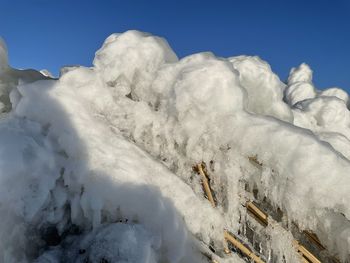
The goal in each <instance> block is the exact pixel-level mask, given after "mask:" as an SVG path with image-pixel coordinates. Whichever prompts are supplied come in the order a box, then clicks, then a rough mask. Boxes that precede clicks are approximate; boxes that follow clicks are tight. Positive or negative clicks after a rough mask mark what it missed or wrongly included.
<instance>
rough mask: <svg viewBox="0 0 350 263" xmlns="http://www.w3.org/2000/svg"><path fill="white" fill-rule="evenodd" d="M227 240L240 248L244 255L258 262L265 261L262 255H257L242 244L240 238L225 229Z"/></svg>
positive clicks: (262, 262)
mask: <svg viewBox="0 0 350 263" xmlns="http://www.w3.org/2000/svg"><path fill="white" fill-rule="evenodd" d="M224 236H225V240H226V241H228V242H230V243H231V244H232V245H233V246H234V247H236V248H237V249H239V250H240V251H241V252H242V253H243V254H244V255H246V256H247V257H249V258H250V259H252V260H254V262H256V263H265V262H264V261H263V260H262V259H261V258H260V257H258V256H257V255H255V254H254V253H253V252H252V251H251V250H250V249H249V248H247V247H246V246H245V245H244V244H242V243H241V242H240V241H239V240H238V239H236V238H235V237H234V236H233V235H232V234H230V233H229V232H228V231H226V230H225V232H224Z"/></svg>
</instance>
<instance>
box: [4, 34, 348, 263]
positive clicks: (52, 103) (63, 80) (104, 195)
mask: <svg viewBox="0 0 350 263" xmlns="http://www.w3.org/2000/svg"><path fill="white" fill-rule="evenodd" d="M0 110H1V111H2V113H1V119H0V145H1V146H0V155H1V158H0V171H1V173H0V212H1V217H2V220H1V222H0V262H208V261H207V260H208V259H207V258H206V257H205V256H204V255H203V253H205V252H206V249H207V247H208V246H213V247H215V248H217V251H220V250H222V249H223V247H224V240H223V229H229V230H230V231H232V232H235V231H238V229H239V220H240V211H241V210H242V207H241V204H240V201H239V198H238V196H241V195H243V194H244V193H243V192H244V188H242V182H249V183H250V184H253V185H255V186H256V187H257V188H258V190H259V194H260V195H263V196H265V197H266V198H268V199H269V200H270V201H271V203H272V204H273V205H274V206H276V207H279V208H280V209H282V211H284V212H286V213H287V214H288V217H289V220H290V221H296V222H298V224H299V227H301V228H302V229H309V230H312V231H313V232H315V233H317V235H318V236H319V238H320V239H321V241H322V242H323V243H324V244H325V245H326V246H327V248H329V249H330V250H331V251H333V252H334V253H335V255H336V256H338V257H339V258H340V259H341V260H344V261H345V260H346V259H349V251H350V222H349V220H350V206H349V190H350V177H349V172H350V161H349V160H350V141H349V140H350V129H349V127H350V115H349V111H348V95H347V93H346V92H344V91H343V90H341V89H339V88H330V89H328V90H323V91H319V90H317V89H316V88H315V87H314V85H313V83H312V71H311V69H310V68H309V67H308V66H307V65H306V64H302V65H300V66H299V67H297V68H294V69H292V70H291V73H290V76H289V78H288V81H287V83H283V82H282V81H280V79H279V78H278V76H277V75H276V74H274V73H273V72H272V70H271V68H270V66H269V65H268V64H267V63H266V62H265V61H262V60H261V59H260V58H258V57H248V56H238V57H231V58H228V59H224V58H217V57H215V56H214V55H213V54H212V53H200V54H194V55H191V56H188V57H185V58H182V59H180V60H179V59H178V58H177V56H176V54H175V53H174V52H173V51H172V50H171V48H170V47H169V45H168V43H167V42H166V41H165V40H164V39H162V38H159V37H155V36H152V35H149V34H145V33H141V32H138V31H128V32H125V33H123V34H113V35H111V36H110V37H108V38H107V39H106V41H105V43H104V44H103V46H102V47H101V49H100V50H98V51H97V53H96V56H95V59H94V61H93V66H92V67H90V68H87V67H70V68H64V69H62V70H61V76H60V77H59V79H52V78H51V77H50V74H49V73H47V72H46V73H45V72H44V71H42V73H40V72H37V71H33V70H24V71H23V70H16V69H12V68H11V67H10V66H9V65H8V59H7V51H6V47H5V45H4V43H3V42H0ZM250 156H255V157H256V158H257V159H258V160H259V162H261V163H262V164H263V168H262V172H257V171H256V169H255V168H254V167H251V165H250V164H249V161H248V159H247V157H250ZM200 162H205V163H206V164H211V167H210V169H211V171H212V174H213V176H212V178H211V181H212V182H211V183H212V188H213V190H214V191H215V193H216V200H217V203H218V207H217V208H213V207H211V206H210V203H209V202H208V201H207V200H206V199H205V198H204V196H203V190H202V188H201V184H200V178H198V176H196V175H195V173H194V172H193V171H192V166H193V165H194V164H196V163H200ZM270 231H271V232H272V234H273V235H275V236H278V235H279V233H277V232H276V231H277V230H274V229H271V230H270ZM280 236H281V235H280ZM280 238H284V241H283V242H282V243H283V244H278V242H277V241H276V240H275V241H272V245H271V246H274V249H275V250H278V251H279V252H280V257H281V258H280V259H281V260H282V256H283V257H284V258H285V259H286V260H287V261H288V262H295V261H297V260H298V254H297V253H296V252H293V248H292V245H291V244H290V243H288V242H291V240H290V239H288V237H280ZM276 242H277V243H276ZM216 254H217V255H216V256H217V258H218V259H219V260H220V261H221V262H224V261H225V262H229V261H230V260H232V262H238V261H240V260H241V259H239V258H238V257H225V256H224V254H223V253H220V252H218V253H216ZM288 255H289V256H288ZM281 262H282V261H281Z"/></svg>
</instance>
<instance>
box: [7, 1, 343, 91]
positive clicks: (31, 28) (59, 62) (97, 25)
mask: <svg viewBox="0 0 350 263" xmlns="http://www.w3.org/2000/svg"><path fill="white" fill-rule="evenodd" d="M129 29H138V30H142V31H146V32H150V33H152V34H156V35H159V36H162V37H165V38H166V39H167V40H168V42H169V44H170V45H171V47H172V48H173V49H174V50H175V52H176V53H177V55H178V56H179V57H180V58H181V57H184V56H186V55H189V54H192V53H196V52H201V51H212V52H214V53H215V54H216V55H217V56H223V57H228V56H234V55H241V54H245V55H258V56H260V57H261V58H263V59H264V60H266V61H268V62H269V64H270V65H271V67H272V69H273V70H274V71H275V72H276V73H277V74H278V75H279V76H280V78H281V79H282V80H285V79H286V78H287V76H288V73H289V70H290V68H291V67H294V66H297V65H299V64H300V63H302V62H306V63H307V64H309V65H310V66H311V67H312V69H313V71H314V82H315V84H316V86H317V87H318V88H320V89H321V88H327V87H331V86H339V87H341V88H343V89H346V90H347V91H350V65H349V63H350V1H348V0H329V1H325V0H314V1H312V0H295V1H284V0H279V1H278V0H241V1H236V0H231V1H229V0H228V1H224V0H223V1H219V0H217V1H209V0H208V1H206V0H201V1H200V0H199V1H195V0H187V1H183V0H172V1H167V0H160V1H152V0H144V1H135V0H123V1H119V0H114V1H113V0H96V1H92V0H57V1H55V0H23V1H21V0H0V36H2V37H3V38H4V39H5V41H6V43H7V45H8V48H9V55H10V64H11V65H12V66H14V67H17V68H29V67H31V68H36V69H43V68H46V69H48V70H49V71H51V72H52V73H54V74H56V75H57V73H58V71H59V68H60V67H62V66H64V65H72V64H82V65H86V66H89V65H91V62H92V59H93V57H94V53H95V51H96V50H97V49H98V48H99V47H100V46H101V44H102V43H103V41H104V39H105V38H106V37H107V36H108V35H110V34H111V33H114V32H124V31H126V30H129Z"/></svg>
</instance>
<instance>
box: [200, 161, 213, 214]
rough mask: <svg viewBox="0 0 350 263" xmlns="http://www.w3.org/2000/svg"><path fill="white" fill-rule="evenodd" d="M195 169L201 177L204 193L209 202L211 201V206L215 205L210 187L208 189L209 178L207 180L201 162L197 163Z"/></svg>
mask: <svg viewBox="0 0 350 263" xmlns="http://www.w3.org/2000/svg"><path fill="white" fill-rule="evenodd" d="M196 168H197V171H198V173H199V174H200V176H201V177H202V184H203V189H204V192H205V194H206V195H207V197H208V200H209V202H210V203H211V205H212V206H213V207H215V206H216V205H215V201H214V198H213V194H212V193H211V189H210V185H209V180H208V175H207V174H206V173H205V172H204V170H203V164H201V163H200V164H197V167H196Z"/></svg>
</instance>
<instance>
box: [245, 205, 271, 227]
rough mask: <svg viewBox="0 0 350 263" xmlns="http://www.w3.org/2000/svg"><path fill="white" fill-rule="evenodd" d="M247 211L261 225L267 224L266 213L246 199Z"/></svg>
mask: <svg viewBox="0 0 350 263" xmlns="http://www.w3.org/2000/svg"><path fill="white" fill-rule="evenodd" d="M246 207H247V210H248V212H250V213H251V214H252V215H253V216H254V217H255V219H257V220H258V221H259V223H261V224H262V225H263V226H267V225H268V215H267V214H266V213H265V212H263V211H262V210H261V209H260V208H259V207H258V206H257V205H256V204H255V203H254V202H252V201H248V202H247V203H246Z"/></svg>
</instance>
